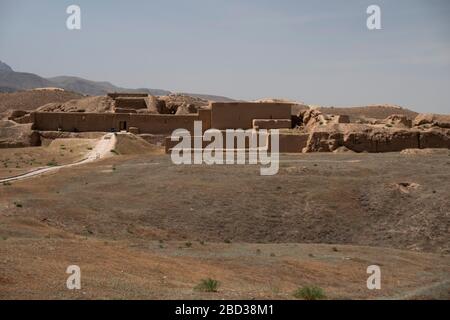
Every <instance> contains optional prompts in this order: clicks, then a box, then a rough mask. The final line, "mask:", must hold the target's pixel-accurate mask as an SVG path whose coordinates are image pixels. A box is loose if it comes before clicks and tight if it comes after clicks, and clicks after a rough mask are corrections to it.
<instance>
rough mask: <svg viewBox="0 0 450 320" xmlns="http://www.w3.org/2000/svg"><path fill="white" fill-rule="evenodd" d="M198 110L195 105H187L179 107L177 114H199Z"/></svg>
mask: <svg viewBox="0 0 450 320" xmlns="http://www.w3.org/2000/svg"><path fill="white" fill-rule="evenodd" d="M197 110H198V108H197V107H195V106H194V105H193V104H190V103H187V104H182V105H181V106H179V107H178V109H177V112H176V113H175V114H177V115H182V114H190V113H197Z"/></svg>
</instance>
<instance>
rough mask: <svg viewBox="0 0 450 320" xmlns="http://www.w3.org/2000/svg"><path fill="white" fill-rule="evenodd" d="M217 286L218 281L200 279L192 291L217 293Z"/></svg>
mask: <svg viewBox="0 0 450 320" xmlns="http://www.w3.org/2000/svg"><path fill="white" fill-rule="evenodd" d="M219 285H220V283H219V281H217V280H214V279H211V278H207V279H202V280H201V281H200V283H199V284H198V285H196V286H195V287H194V290H196V291H201V292H217V289H218V287H219Z"/></svg>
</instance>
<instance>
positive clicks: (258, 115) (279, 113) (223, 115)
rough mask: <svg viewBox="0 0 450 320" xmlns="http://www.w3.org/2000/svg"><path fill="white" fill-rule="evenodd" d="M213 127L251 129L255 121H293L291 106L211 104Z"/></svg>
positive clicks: (276, 104)
mask: <svg viewBox="0 0 450 320" xmlns="http://www.w3.org/2000/svg"><path fill="white" fill-rule="evenodd" d="M210 106H211V127H212V128H215V129H219V130H225V129H239V128H240V129H251V128H252V127H253V123H252V122H253V119H291V104H287V103H257V102H211V103H210Z"/></svg>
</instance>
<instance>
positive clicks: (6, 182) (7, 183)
mask: <svg viewBox="0 0 450 320" xmlns="http://www.w3.org/2000/svg"><path fill="white" fill-rule="evenodd" d="M3 185H4V186H10V185H11V182H9V181H5V182H3Z"/></svg>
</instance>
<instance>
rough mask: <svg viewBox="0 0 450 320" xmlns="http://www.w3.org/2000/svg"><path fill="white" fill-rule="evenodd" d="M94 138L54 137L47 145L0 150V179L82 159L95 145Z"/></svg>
mask: <svg viewBox="0 0 450 320" xmlns="http://www.w3.org/2000/svg"><path fill="white" fill-rule="evenodd" d="M96 142H97V140H95V139H56V140H53V142H52V143H51V144H50V145H49V146H47V147H44V146H43V147H29V148H11V149H1V150H0V180H1V179H3V178H8V177H11V176H16V175H19V174H23V173H26V172H28V171H31V170H35V169H37V168H41V167H45V166H56V165H65V164H68V163H73V162H76V161H79V160H81V159H83V158H84V157H85V156H86V154H88V153H89V151H90V150H92V148H93V147H94V146H95V144H96Z"/></svg>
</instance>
